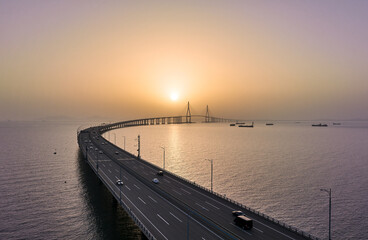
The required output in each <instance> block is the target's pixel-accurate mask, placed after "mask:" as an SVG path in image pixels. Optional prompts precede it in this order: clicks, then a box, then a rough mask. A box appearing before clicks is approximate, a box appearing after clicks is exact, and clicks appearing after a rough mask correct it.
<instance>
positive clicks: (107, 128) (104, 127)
mask: <svg viewBox="0 0 368 240" xmlns="http://www.w3.org/2000/svg"><path fill="white" fill-rule="evenodd" d="M140 120H144V119H138V120H130V121H124V122H119V123H112V124H106V125H99V126H95V128H97V129H98V130H99V132H100V134H102V133H104V132H106V131H110V130H113V129H117V128H120V127H117V126H119V125H125V126H126V127H130V126H140V125H145V124H133V125H129V123H134V122H137V121H140ZM127 153H129V152H127ZM129 154H130V155H131V156H132V157H135V158H136V156H135V155H133V154H131V153H129ZM139 160H141V161H145V160H142V159H139ZM145 162H146V163H148V164H150V165H153V166H155V167H157V168H160V167H158V166H156V165H154V164H152V163H150V162H148V161H145ZM160 169H161V168H160ZM162 170H163V169H162ZM165 172H168V173H169V174H172V175H173V176H175V177H177V178H179V179H181V180H183V181H185V182H187V183H189V184H192V185H194V186H196V187H198V188H201V189H203V190H204V191H207V192H209V193H213V194H214V195H216V196H218V197H220V198H222V199H224V200H226V201H228V202H231V203H233V204H235V205H237V206H239V207H242V208H245V209H246V210H248V211H250V212H252V213H254V214H256V215H258V216H260V217H262V218H264V219H266V220H269V221H271V222H274V223H275V224H278V225H280V226H282V227H284V228H286V229H288V230H290V231H292V232H295V233H297V234H299V235H301V236H304V237H308V238H310V239H312V240H321V239H320V238H318V237H316V236H314V235H312V234H309V233H307V232H304V231H303V230H300V229H298V228H296V227H293V226H291V225H288V224H286V223H284V222H282V221H279V220H277V219H275V218H273V217H270V216H268V215H266V214H264V213H261V212H259V211H257V210H255V209H253V208H250V207H248V206H246V205H244V204H241V203H239V202H237V201H234V200H232V199H230V198H228V197H226V196H225V195H222V194H220V193H217V192H215V191H211V190H210V189H208V188H206V187H203V186H201V185H199V184H197V183H195V182H194V181H190V180H188V179H186V178H183V177H181V176H179V175H177V174H175V173H173V172H170V171H168V170H165Z"/></svg>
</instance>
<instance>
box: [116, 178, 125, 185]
mask: <svg viewBox="0 0 368 240" xmlns="http://www.w3.org/2000/svg"><path fill="white" fill-rule="evenodd" d="M116 184H117V185H123V184H124V183H123V181H121V180H120V179H118V180H117V181H116Z"/></svg>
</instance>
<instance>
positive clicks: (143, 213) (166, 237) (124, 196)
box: [101, 171, 168, 240]
mask: <svg viewBox="0 0 368 240" xmlns="http://www.w3.org/2000/svg"><path fill="white" fill-rule="evenodd" d="M101 172H102V174H104V175H105V176H106V178H107V179H108V180H109V181H110V182H111V183H112V185H113V186H115V184H114V183H113V182H112V181H111V179H110V178H109V177H108V176H107V175H106V174H105V173H104V172H103V171H101ZM115 187H116V188H117V186H115ZM111 189H112V187H111ZM120 192H121V191H120ZM121 194H122V195H123V196H124V197H126V199H127V200H128V201H129V202H130V203H131V204H132V205H133V206H134V207H135V208H136V209H137V210H138V211H139V212H140V213H141V214H142V216H143V217H144V218H145V219H146V220H147V221H148V222H149V223H151V225H152V226H153V227H154V228H155V229H156V230H157V231H158V232H159V233H160V234H161V235H162V236H163V237H164V238H165V239H166V240H168V239H167V237H166V236H165V235H164V234H163V233H162V232H161V231H160V230H158V228H157V227H156V226H155V225H154V224H153V223H152V222H151V221H150V220H149V219H148V218H147V216H146V215H144V213H143V212H142V211H141V210H140V209H139V208H138V207H137V206H136V205H135V204H134V203H133V202H132V201H131V200H130V199H129V198H128V196H127V195H125V194H124V193H123V192H121ZM122 202H123V203H124V204H125V205H126V206H127V204H126V203H125V202H124V201H123V200H122Z"/></svg>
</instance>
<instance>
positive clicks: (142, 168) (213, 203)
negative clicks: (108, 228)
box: [106, 146, 305, 239]
mask: <svg viewBox="0 0 368 240" xmlns="http://www.w3.org/2000/svg"><path fill="white" fill-rule="evenodd" d="M106 150H108V151H115V150H116V147H114V146H108V147H107V149H106ZM119 154H121V153H119ZM124 157H125V158H126V159H129V158H128V157H127V156H124ZM130 159H132V160H129V161H125V162H124V164H125V165H130V167H132V169H134V170H135V171H137V173H138V174H141V175H142V177H146V178H148V180H149V179H150V178H153V177H157V176H155V173H157V171H158V170H159V169H158V168H157V167H154V166H152V165H150V164H146V163H145V162H144V161H137V160H133V159H134V158H132V157H131V158H130ZM148 173H149V174H148ZM157 178H158V179H160V180H161V183H162V184H159V186H160V188H162V189H163V190H165V191H166V192H168V193H171V194H172V195H173V196H176V197H177V198H179V199H180V200H181V201H183V202H185V203H186V204H187V205H189V206H191V207H192V208H193V209H194V210H196V211H197V212H199V213H201V214H202V215H204V216H206V217H207V218H209V219H211V220H212V221H213V222H215V223H216V224H218V225H221V226H225V227H224V228H225V229H227V230H228V231H231V232H233V233H235V234H236V235H237V236H242V237H244V238H245V239H246V235H249V236H252V239H305V238H304V237H301V236H299V235H297V234H295V233H294V232H290V231H287V230H286V229H284V228H283V227H280V226H279V225H277V224H274V223H273V222H270V221H267V220H266V221H265V219H263V218H261V217H260V216H258V215H256V214H254V213H251V212H250V211H247V210H245V209H240V208H239V207H238V206H237V205H235V204H232V203H230V202H227V201H224V200H223V199H221V198H218V197H215V196H214V195H213V194H209V193H208V192H206V191H203V190H202V189H199V188H197V187H195V186H193V185H190V184H187V183H186V182H184V181H182V180H180V179H178V178H176V177H174V176H172V175H170V174H165V176H164V177H161V176H160V177H157ZM165 183H167V184H165ZM216 198H217V199H216ZM238 209H240V210H242V211H243V212H245V213H246V215H247V216H248V217H251V218H252V219H253V220H254V222H255V224H254V228H253V229H252V230H243V229H241V228H239V227H238V226H235V225H234V223H233V219H234V217H233V216H232V214H231V211H233V210H238Z"/></svg>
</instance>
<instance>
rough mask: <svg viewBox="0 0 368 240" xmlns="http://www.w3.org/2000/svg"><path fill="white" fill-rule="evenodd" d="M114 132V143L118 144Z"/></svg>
mask: <svg viewBox="0 0 368 240" xmlns="http://www.w3.org/2000/svg"><path fill="white" fill-rule="evenodd" d="M112 134H114V144H115V145H116V133H112Z"/></svg>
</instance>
